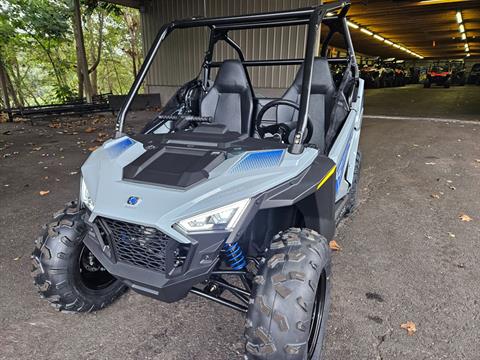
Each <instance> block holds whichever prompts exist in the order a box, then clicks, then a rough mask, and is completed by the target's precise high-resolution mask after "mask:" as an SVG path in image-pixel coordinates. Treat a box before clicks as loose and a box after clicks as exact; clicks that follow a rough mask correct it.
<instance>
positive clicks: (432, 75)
mask: <svg viewBox="0 0 480 360" xmlns="http://www.w3.org/2000/svg"><path fill="white" fill-rule="evenodd" d="M451 76H452V71H451V69H450V67H449V66H447V65H443V66H438V65H435V66H432V67H431V68H430V69H429V70H428V71H427V79H426V80H425V83H424V84H423V87H425V88H429V87H430V86H432V84H434V85H443V87H446V88H448V87H450V77H451Z"/></svg>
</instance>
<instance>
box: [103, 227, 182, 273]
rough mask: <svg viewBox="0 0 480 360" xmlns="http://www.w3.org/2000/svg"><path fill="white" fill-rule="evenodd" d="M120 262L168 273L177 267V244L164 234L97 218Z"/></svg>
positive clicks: (146, 228)
mask: <svg viewBox="0 0 480 360" xmlns="http://www.w3.org/2000/svg"><path fill="white" fill-rule="evenodd" d="M97 225H99V227H100V228H101V229H102V230H104V231H103V232H101V233H102V236H103V237H106V239H104V240H106V242H108V243H110V244H111V245H112V247H113V250H114V253H115V255H116V257H117V261H122V262H126V263H129V264H131V265H135V266H139V267H142V268H147V269H150V270H154V271H159V272H162V273H165V272H167V271H169V270H170V269H171V268H172V267H173V266H174V264H175V257H176V255H177V254H178V245H179V244H178V243H177V242H176V241H175V240H174V239H172V238H171V237H169V236H167V235H166V234H164V233H162V232H161V231H159V230H157V229H155V228H152V227H148V226H143V225H137V224H131V223H128V222H124V221H119V220H112V219H107V218H99V219H97Z"/></svg>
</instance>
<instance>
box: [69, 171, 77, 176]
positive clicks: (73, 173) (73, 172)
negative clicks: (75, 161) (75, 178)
mask: <svg viewBox="0 0 480 360" xmlns="http://www.w3.org/2000/svg"><path fill="white" fill-rule="evenodd" d="M77 174H78V171H70V173H69V174H68V175H77Z"/></svg>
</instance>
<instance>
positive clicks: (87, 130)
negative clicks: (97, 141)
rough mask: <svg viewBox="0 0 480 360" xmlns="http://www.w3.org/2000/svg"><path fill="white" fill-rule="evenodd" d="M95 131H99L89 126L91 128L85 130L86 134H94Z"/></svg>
mask: <svg viewBox="0 0 480 360" xmlns="http://www.w3.org/2000/svg"><path fill="white" fill-rule="evenodd" d="M95 130H97V129H95V128H93V127H91V126H89V127H87V128H86V129H85V132H86V133H92V132H94V131H95Z"/></svg>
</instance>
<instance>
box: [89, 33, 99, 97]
mask: <svg viewBox="0 0 480 360" xmlns="http://www.w3.org/2000/svg"><path fill="white" fill-rule="evenodd" d="M90 57H91V58H92V61H94V62H95V48H94V46H93V40H92V42H91V44H90ZM90 81H91V83H92V95H97V94H98V80H97V69H96V68H95V69H93V70H91V71H90Z"/></svg>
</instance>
